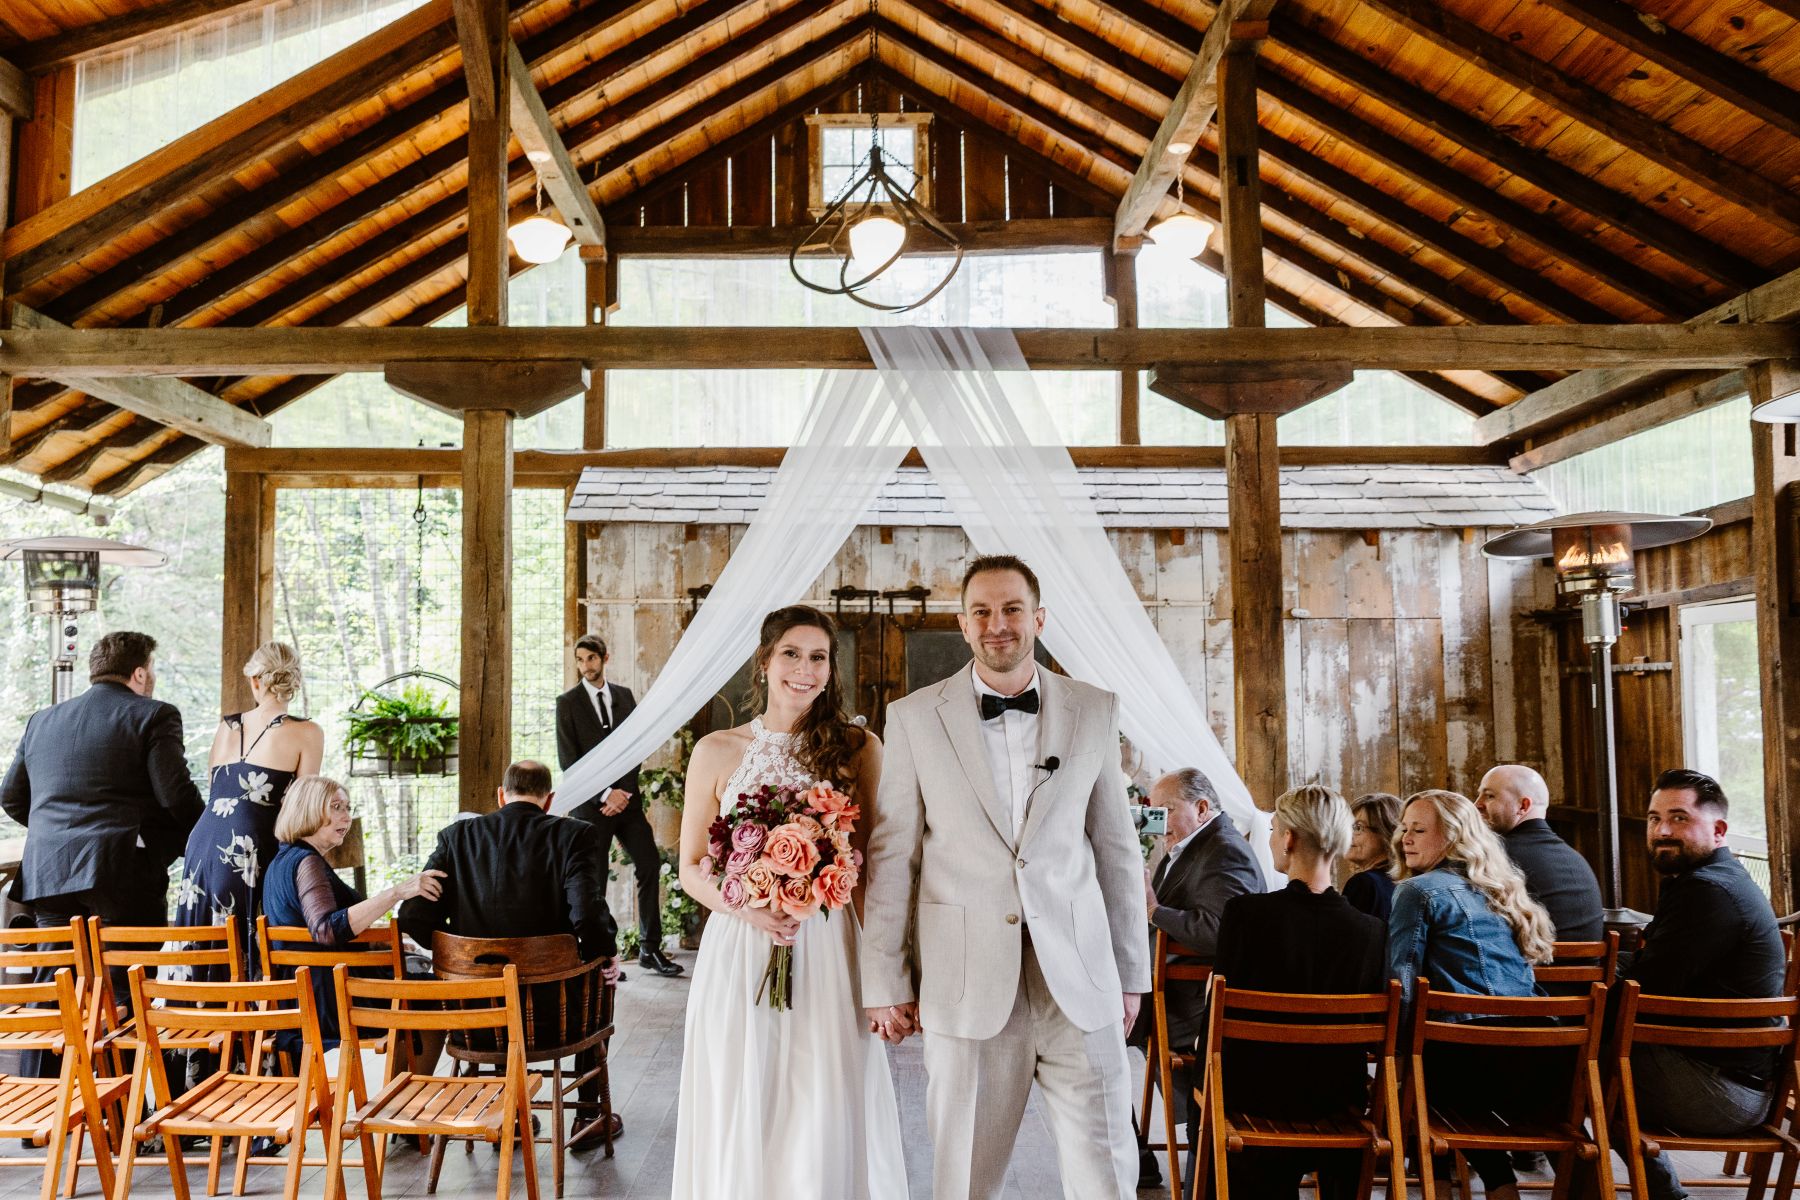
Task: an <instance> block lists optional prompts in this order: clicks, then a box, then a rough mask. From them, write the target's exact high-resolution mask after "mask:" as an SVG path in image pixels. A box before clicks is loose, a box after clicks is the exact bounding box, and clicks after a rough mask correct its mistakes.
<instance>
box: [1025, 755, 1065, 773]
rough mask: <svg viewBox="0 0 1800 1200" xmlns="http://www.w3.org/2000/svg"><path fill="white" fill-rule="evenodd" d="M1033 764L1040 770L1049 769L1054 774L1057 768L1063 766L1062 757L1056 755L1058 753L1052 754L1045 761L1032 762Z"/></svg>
mask: <svg viewBox="0 0 1800 1200" xmlns="http://www.w3.org/2000/svg"><path fill="white" fill-rule="evenodd" d="M1031 765H1032V766H1034V767H1036V768H1037V769H1038V770H1040V771H1049V772H1050V773H1051V774H1052V775H1054V774H1055V773H1056V768H1058V767H1060V766H1062V759H1060V758H1058V757H1056V755H1054V754H1052V755H1051V756H1050V757H1049V758H1046V759H1045V760H1044V761H1043V762H1041V763H1032V764H1031Z"/></svg>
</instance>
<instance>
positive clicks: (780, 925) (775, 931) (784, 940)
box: [737, 906, 800, 946]
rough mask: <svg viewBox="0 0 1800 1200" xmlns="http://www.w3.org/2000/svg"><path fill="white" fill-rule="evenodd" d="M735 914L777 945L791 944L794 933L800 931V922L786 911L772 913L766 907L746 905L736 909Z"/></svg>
mask: <svg viewBox="0 0 1800 1200" xmlns="http://www.w3.org/2000/svg"><path fill="white" fill-rule="evenodd" d="M737 915H738V916H739V917H741V918H742V919H743V920H746V921H748V922H750V924H752V925H754V926H756V927H757V928H758V929H760V930H762V931H763V932H764V933H766V934H768V935H769V940H770V941H772V942H774V943H775V944H776V945H777V946H791V945H793V944H794V935H795V934H796V933H798V932H799V931H800V922H798V921H796V920H794V918H792V917H790V916H788V915H787V914H786V913H774V912H770V911H769V910H768V909H766V908H750V907H747V906H746V907H744V908H740V909H738V910H737Z"/></svg>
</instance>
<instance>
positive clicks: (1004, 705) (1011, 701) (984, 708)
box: [981, 688, 1038, 721]
mask: <svg viewBox="0 0 1800 1200" xmlns="http://www.w3.org/2000/svg"><path fill="white" fill-rule="evenodd" d="M1009 708H1016V709H1018V710H1019V711H1020V712H1024V713H1034V712H1036V711H1037V710H1038V694H1037V689H1036V688H1032V689H1031V690H1030V691H1026V692H1020V693H1019V694H1018V695H1016V696H996V695H994V694H992V693H991V692H983V693H982V694H981V719H982V720H984V721H991V720H993V719H994V718H995V717H997V716H999V715H1001V714H1002V713H1004V712H1005V711H1006V710H1007V709H1009Z"/></svg>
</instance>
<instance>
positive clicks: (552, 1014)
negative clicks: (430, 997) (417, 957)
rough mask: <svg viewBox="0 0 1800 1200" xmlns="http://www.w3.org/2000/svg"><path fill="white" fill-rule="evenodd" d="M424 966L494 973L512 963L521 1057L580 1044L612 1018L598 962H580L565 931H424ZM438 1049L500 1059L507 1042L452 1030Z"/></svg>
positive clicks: (449, 974)
mask: <svg viewBox="0 0 1800 1200" xmlns="http://www.w3.org/2000/svg"><path fill="white" fill-rule="evenodd" d="M431 966H432V970H433V971H435V972H436V973H437V976H438V978H439V979H446V980H472V979H493V978H496V977H498V976H499V975H501V974H502V972H504V971H505V970H507V969H508V968H511V969H512V970H514V971H515V972H516V973H517V975H518V980H519V1005H520V1020H521V1022H522V1025H523V1028H524V1031H525V1038H526V1044H525V1047H524V1049H525V1060H526V1061H527V1062H537V1061H542V1060H545V1059H560V1058H566V1057H568V1056H569V1055H571V1054H575V1053H578V1052H580V1051H582V1050H586V1049H587V1048H589V1047H590V1046H593V1045H595V1044H596V1043H598V1042H599V1041H600V1040H601V1038H603V1037H604V1036H606V1032H607V1030H608V1028H609V1026H610V1023H611V1013H610V1011H609V1005H608V1004H607V1000H608V999H610V996H609V994H608V993H609V991H610V989H608V988H607V986H606V980H605V978H604V976H603V975H602V974H601V970H602V964H601V962H600V960H598V959H595V960H594V961H592V962H583V961H582V958H581V951H580V949H579V947H578V946H577V945H576V942H575V938H574V936H573V935H571V934H567V933H555V934H546V935H543V936H540V937H527V938H471V937H459V936H458V935H456V934H453V933H446V932H444V931H442V930H439V931H438V932H436V933H433V934H432V935H431ZM444 1048H445V1051H446V1052H447V1053H448V1054H450V1055H451V1057H453V1058H457V1059H461V1060H463V1061H467V1062H480V1063H500V1062H503V1061H504V1060H505V1058H506V1054H507V1049H508V1047H507V1046H506V1045H505V1044H504V1043H499V1044H496V1043H494V1042H492V1041H490V1040H489V1039H487V1038H485V1037H458V1036H455V1035H452V1036H451V1037H450V1038H449V1039H448V1040H447V1042H446V1044H445V1047H444Z"/></svg>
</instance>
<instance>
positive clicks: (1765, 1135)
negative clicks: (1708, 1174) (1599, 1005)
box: [1606, 980, 1800, 1200]
mask: <svg viewBox="0 0 1800 1200" xmlns="http://www.w3.org/2000/svg"><path fill="white" fill-rule="evenodd" d="M1622 986H1623V987H1624V989H1625V992H1624V995H1623V996H1621V997H1620V998H1619V1013H1618V1019H1617V1021H1616V1022H1615V1023H1614V1034H1613V1045H1614V1050H1615V1052H1616V1053H1617V1055H1618V1064H1617V1068H1616V1071H1615V1073H1614V1075H1613V1078H1612V1080H1611V1083H1610V1085H1609V1087H1608V1089H1607V1110H1606V1111H1607V1113H1608V1115H1609V1117H1610V1118H1611V1120H1612V1122H1613V1128H1614V1136H1615V1137H1616V1138H1617V1139H1618V1141H1619V1153H1620V1155H1621V1157H1623V1158H1624V1159H1625V1167H1626V1170H1627V1172H1628V1173H1629V1176H1630V1181H1631V1193H1632V1195H1633V1196H1634V1197H1637V1198H1638V1200H1645V1197H1647V1196H1648V1194H1649V1193H1648V1191H1647V1185H1646V1182H1645V1177H1644V1159H1645V1158H1647V1157H1652V1156H1655V1155H1658V1154H1661V1153H1664V1152H1666V1151H1671V1150H1695V1151H1702V1150H1713V1151H1724V1152H1725V1153H1727V1154H1729V1155H1731V1156H1732V1157H1733V1158H1736V1157H1737V1156H1739V1155H1743V1156H1746V1159H1747V1161H1746V1165H1747V1167H1748V1169H1749V1176H1750V1180H1749V1193H1748V1194H1749V1195H1750V1196H1753V1197H1761V1196H1762V1194H1763V1192H1764V1191H1765V1190H1766V1189H1767V1187H1768V1182H1769V1172H1770V1169H1771V1167H1772V1165H1773V1161H1774V1157H1775V1156H1776V1155H1780V1156H1781V1174H1780V1177H1779V1179H1778V1180H1777V1182H1776V1185H1775V1194H1776V1196H1778V1197H1783V1198H1785V1197H1787V1196H1789V1195H1791V1194H1792V1192H1793V1189H1794V1178H1795V1171H1796V1167H1800V1157H1797V1155H1800V1117H1796V1115H1795V1112H1794V1108H1793V1100H1794V1098H1795V1092H1796V1086H1797V1081H1796V1077H1795V1049H1796V1045H1797V1044H1800V999H1797V998H1795V997H1794V996H1792V995H1788V996H1780V997H1774V998H1771V999H1766V1000H1696V999H1689V998H1686V997H1676V996H1649V995H1642V994H1640V993H1639V991H1638V985H1637V983H1636V982H1635V981H1631V980H1627V981H1626V982H1625V983H1624V984H1623V985H1622ZM1724 1021H1755V1022H1764V1021H1775V1022H1778V1024H1776V1025H1767V1024H1756V1025H1748V1026H1738V1025H1722V1024H1721V1022H1724ZM1635 1046H1674V1047H1678V1048H1682V1049H1692V1050H1722V1049H1750V1048H1764V1049H1767V1050H1769V1051H1770V1052H1772V1053H1773V1054H1774V1055H1775V1057H1776V1064H1777V1069H1776V1073H1775V1091H1774V1095H1773V1096H1772V1097H1771V1099H1770V1103H1769V1115H1768V1118H1767V1119H1766V1120H1764V1121H1763V1122H1762V1123H1761V1124H1759V1125H1757V1126H1755V1127H1753V1128H1751V1129H1747V1130H1744V1131H1743V1132H1742V1133H1740V1134H1737V1135H1715V1136H1690V1135H1687V1134H1682V1133H1680V1132H1678V1131H1676V1130H1672V1129H1666V1128H1646V1127H1645V1126H1644V1125H1643V1124H1642V1122H1641V1121H1640V1119H1639V1117H1638V1102H1637V1087H1636V1082H1635V1077H1634V1075H1633V1072H1632V1065H1631V1052H1632V1049H1633V1047H1635ZM1730 1173H1731V1172H1730V1170H1729V1169H1728V1170H1727V1172H1726V1175H1727V1177H1725V1178H1720V1179H1694V1180H1683V1181H1682V1184H1683V1186H1685V1187H1743V1186H1744V1181H1743V1180H1742V1179H1733V1178H1730V1177H1729V1175H1730Z"/></svg>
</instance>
